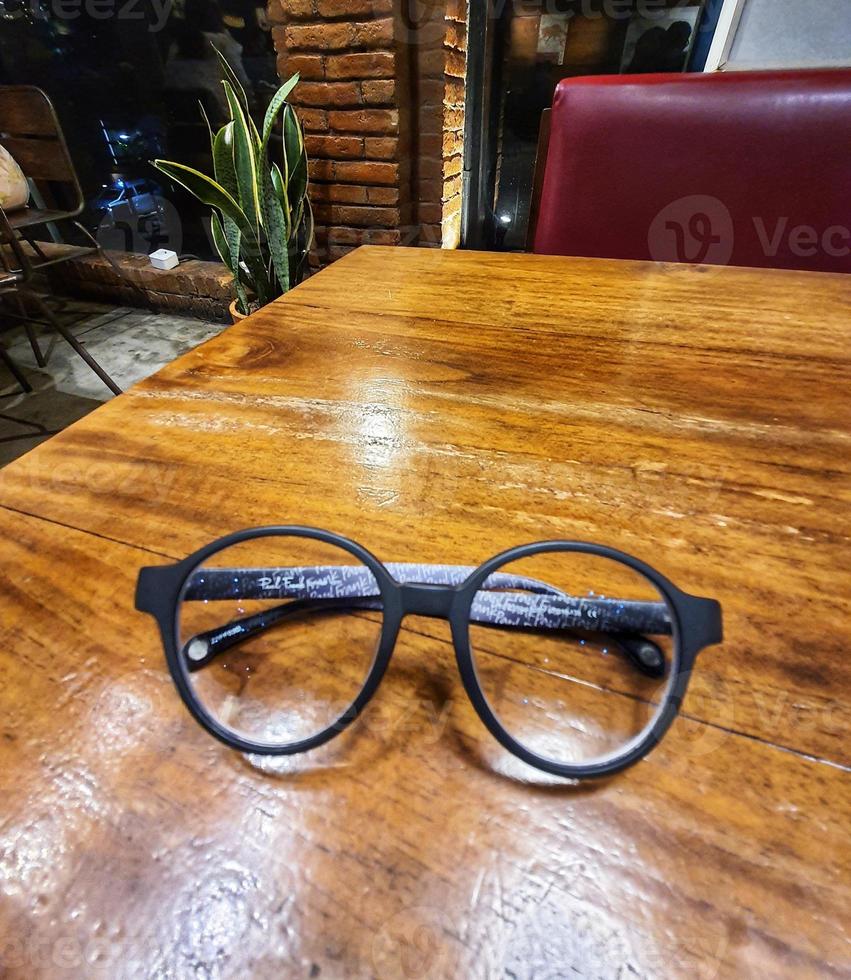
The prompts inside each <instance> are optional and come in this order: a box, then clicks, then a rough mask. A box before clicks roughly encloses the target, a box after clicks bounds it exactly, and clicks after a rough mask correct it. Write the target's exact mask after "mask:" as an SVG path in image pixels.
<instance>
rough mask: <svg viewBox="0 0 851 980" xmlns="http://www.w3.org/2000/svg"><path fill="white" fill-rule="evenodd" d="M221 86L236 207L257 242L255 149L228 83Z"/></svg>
mask: <svg viewBox="0 0 851 980" xmlns="http://www.w3.org/2000/svg"><path fill="white" fill-rule="evenodd" d="M222 85H224V87H225V95H226V96H227V100H228V105H229V106H230V111H231V115H232V116H233V165H234V170H235V172H236V186H237V188H238V189H239V203H240V204H241V205H242V210H243V211H244V212H245V215H246V217H247V218H248V220H249V221H250V222H251V224H252V225H253V226H254V233H255V235H256V236H257V238H258V239H259V238H260V193H259V191H260V188H259V180H258V160H257V146H256V145H255V143H254V142H253V141H252V138H251V133H250V132H249V129H248V123H247V122H246V119H245V113H244V112H243V111H242V106H241V105H240V104H239V99H238V98H237V97H236V93H235V92H234V90H233V88H232V87H231V85H230V84H229V83H228V82H222Z"/></svg>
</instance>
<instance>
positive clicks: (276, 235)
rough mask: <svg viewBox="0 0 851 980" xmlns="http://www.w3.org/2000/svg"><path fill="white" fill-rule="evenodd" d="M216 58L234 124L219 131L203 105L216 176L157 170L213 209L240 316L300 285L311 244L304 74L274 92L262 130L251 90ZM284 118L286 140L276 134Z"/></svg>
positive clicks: (159, 164) (169, 166)
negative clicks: (301, 91)
mask: <svg viewBox="0 0 851 980" xmlns="http://www.w3.org/2000/svg"><path fill="white" fill-rule="evenodd" d="M216 53H217V54H218V56H219V60H220V61H221V63H222V68H223V70H224V76H225V77H224V78H223V80H222V85H223V86H224V89H225V95H226V97H227V102H228V108H229V110H230V121H229V122H227V123H226V124H225V125H224V126H222V128H221V129H220V130H219V131H218V132H217V133H213V129H212V127H211V125H210V121H209V119H208V118H207V116H206V113H204V109H203V106H202V107H201V112H202V114H203V115H204V119H205V121H206V123H207V128H208V129H209V131H210V145H211V148H212V152H213V172H214V175H215V177H214V178H212V177H208V176H207V175H206V174H203V173H201V172H200V171H199V170H195V169H193V168H192V167H187V166H185V165H184V164H182V163H174V162H172V161H169V160H155V161H154V166H155V167H156V168H157V169H158V170H160V171H161V172H162V173H164V174H165V175H166V176H167V177H169V178H170V179H171V180H173V181H175V182H176V183H178V184H181V185H182V186H183V187H185V188H186V189H187V190H188V191H189V192H190V193H192V194H194V195H195V197H197V198H198V200H200V201H201V202H202V203H204V204H207V205H209V206H210V207H212V208H213V213H212V216H211V226H210V227H211V233H212V237H213V242H214V244H215V246H216V250H217V251H218V253H219V255H220V256H221V258H222V261H223V262H224V263H225V265H226V266H227V267H228V269H230V271H231V273H232V274H233V281H234V289H235V292H236V308H237V311H238V312H239V313H248V312H250V308H252V307H260V306H265V305H266V303H269V302H271V301H272V300H273V299H275V297H276V296H280V295H281V294H282V293H285V292H287V291H288V290H289V289H290V288H291V287H292V286H295V285H297V283H298V282H299V281H300V279H301V276H302V274H303V270H304V264H305V260H306V257H307V253H308V251H309V249H310V246H311V244H312V241H313V215H312V213H311V209H310V202H309V201H308V198H307V154H306V153H305V149H304V134H303V132H302V128H301V124H300V123H299V120H298V116H297V115H296V112H295V109H293V107H292V106H291V105H290V104H289V103H288V102H287V98H288V96H289V95H290V93H291V92H292V90H293V89H294V88H295V86H296V85H297V84H298V81H299V76H298V75H293V76H292V78H290V79H289V80H288V81H286V82H284V84H283V85H282V86H281V87H280V88H279V89H278V91H277V92H276V93H275V96H274V98H273V99H272V101H271V102H270V103H269V108H268V109H267V110H266V117H265V119H264V120H263V128H262V131H260V130H258V129H257V127H256V125H255V124H254V121H253V120H252V118H251V115H250V113H249V106H248V99H247V97H246V95H245V90H244V89H243V87H242V85H241V84H240V83H239V80H238V79H237V77H236V75H235V73H234V71H233V69H232V68H231V67H230V65H229V64H228V62H227V60H226V59H225V58H224V57H223V56H222V54H221V53H220V52H218V51H217V52H216ZM281 114H283V125H282V135H283V138H282V139H281V138H279V137H277V136H276V135H275V132H274V131H275V122H276V120H277V118H278V116H279V115H281ZM276 157H277V159H275V158H276Z"/></svg>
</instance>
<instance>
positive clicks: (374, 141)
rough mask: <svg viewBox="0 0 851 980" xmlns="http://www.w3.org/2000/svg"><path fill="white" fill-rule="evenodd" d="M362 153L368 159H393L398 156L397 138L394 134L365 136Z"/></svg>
mask: <svg viewBox="0 0 851 980" xmlns="http://www.w3.org/2000/svg"><path fill="white" fill-rule="evenodd" d="M364 155H365V156H366V157H367V158H368V159H370V160H395V159H396V158H397V157H398V156H399V140H398V139H396V138H395V137H394V136H367V137H366V139H365V140H364Z"/></svg>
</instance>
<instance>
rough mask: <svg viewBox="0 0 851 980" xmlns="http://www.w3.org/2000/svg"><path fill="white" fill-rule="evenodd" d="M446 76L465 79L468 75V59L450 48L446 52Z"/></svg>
mask: <svg viewBox="0 0 851 980" xmlns="http://www.w3.org/2000/svg"><path fill="white" fill-rule="evenodd" d="M446 74H447V75H454V76H455V77H456V78H464V77H465V76H466V74H467V57H466V55H465V54H464V53H463V52H461V51H455V50H454V49H453V48H448V49H447V51H446Z"/></svg>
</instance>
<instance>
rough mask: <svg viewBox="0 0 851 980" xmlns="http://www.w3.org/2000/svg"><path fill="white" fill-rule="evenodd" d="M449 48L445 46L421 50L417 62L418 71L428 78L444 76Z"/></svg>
mask: <svg viewBox="0 0 851 980" xmlns="http://www.w3.org/2000/svg"><path fill="white" fill-rule="evenodd" d="M446 63H447V50H446V49H445V48H437V47H435V48H431V49H430V50H425V51H421V52H420V56H419V60H418V62H417V71H418V72H419V73H420V76H425V77H426V78H443V73H444V71H445V70H446Z"/></svg>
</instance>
